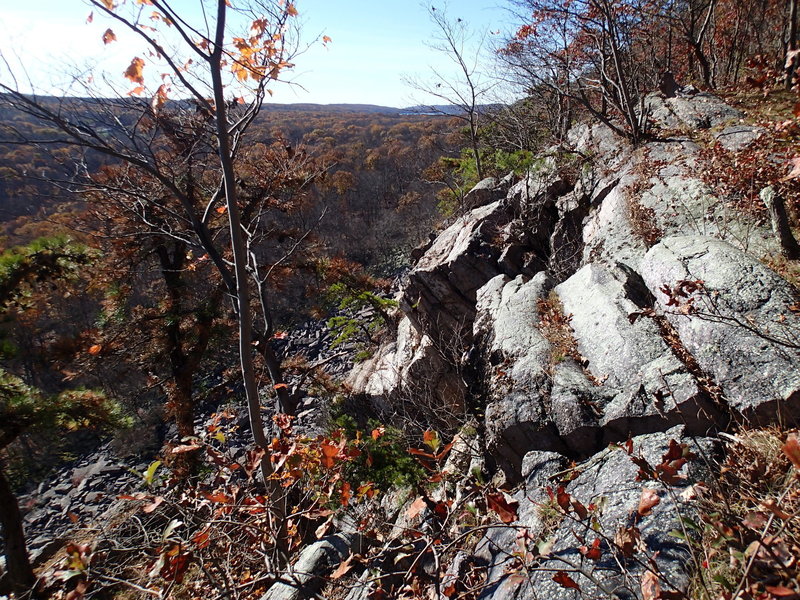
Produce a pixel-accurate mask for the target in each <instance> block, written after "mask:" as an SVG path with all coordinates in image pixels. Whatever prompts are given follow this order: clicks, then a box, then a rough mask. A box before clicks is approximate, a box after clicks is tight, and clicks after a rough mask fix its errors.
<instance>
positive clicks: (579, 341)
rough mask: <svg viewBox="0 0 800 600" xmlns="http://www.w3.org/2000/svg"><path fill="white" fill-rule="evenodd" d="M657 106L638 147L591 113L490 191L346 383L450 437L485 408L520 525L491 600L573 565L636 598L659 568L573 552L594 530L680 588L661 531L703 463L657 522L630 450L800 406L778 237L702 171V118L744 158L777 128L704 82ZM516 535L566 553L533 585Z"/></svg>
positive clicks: (786, 417) (421, 267)
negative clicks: (621, 537) (627, 536)
mask: <svg viewBox="0 0 800 600" xmlns="http://www.w3.org/2000/svg"><path fill="white" fill-rule="evenodd" d="M649 108H650V110H651V114H652V115H653V118H654V119H655V120H656V121H657V122H658V124H659V125H660V126H661V127H662V128H663V130H669V131H670V132H671V133H672V134H673V135H671V136H666V135H664V136H661V138H660V139H658V140H657V141H650V142H647V143H644V144H642V145H640V146H639V147H632V146H630V145H629V143H628V142H627V141H626V140H624V139H621V138H619V137H617V136H616V135H615V134H614V133H612V132H611V131H610V130H609V129H608V128H606V127H605V126H602V125H581V126H578V127H576V128H574V129H573V130H572V131H571V133H570V136H569V146H568V147H560V148H554V149H552V151H550V152H549V153H547V155H546V156H544V157H543V158H541V159H540V160H539V161H538V162H537V163H536V164H535V165H534V167H533V168H532V169H531V171H530V172H529V173H528V175H527V176H526V177H524V178H523V179H522V180H520V181H518V182H516V183H513V185H512V183H511V181H510V180H509V179H506V180H504V181H502V182H498V181H495V180H486V181H484V182H481V184H480V185H479V186H478V188H476V190H474V191H473V192H472V193H471V194H470V195H468V196H467V204H468V205H469V206H471V210H469V212H466V213H465V214H463V215H462V216H460V217H459V218H458V219H456V220H455V221H454V222H453V223H452V224H451V225H450V226H449V227H447V228H446V229H445V230H444V231H442V232H441V233H440V234H439V235H438V236H437V237H436V238H435V239H433V240H432V242H431V243H430V244H429V245H428V246H427V247H424V248H421V249H420V251H419V252H418V256H419V258H418V261H417V263H416V265H415V266H414V268H413V269H412V271H411V272H410V274H409V275H408V279H407V282H406V284H405V286H404V288H403V289H402V292H401V295H400V306H401V308H402V315H401V320H400V324H399V327H398V330H397V335H396V339H395V340H394V341H392V342H391V343H389V344H386V345H384V346H383V347H382V348H380V350H379V351H378V352H377V353H376V354H375V355H374V357H373V358H372V359H371V360H369V361H367V362H365V363H363V364H361V365H359V366H357V368H356V369H355V370H354V371H353V372H352V373H351V375H350V378H349V382H350V384H351V385H352V387H353V391H354V393H356V394H360V395H362V396H363V397H365V398H367V399H368V400H369V402H370V403H371V406H372V408H373V409H374V410H375V411H376V412H378V413H379V414H381V415H382V416H383V417H384V418H386V419H391V418H393V417H397V416H401V417H402V418H418V419H419V420H421V421H424V422H427V423H432V424H434V425H437V426H438V427H440V428H443V429H446V428H448V427H449V428H451V429H452V430H455V429H458V427H459V426H460V425H462V424H463V423H465V422H467V421H468V420H469V419H472V418H477V419H479V421H480V426H479V427H478V430H479V433H478V438H479V439H480V440H482V441H481V444H482V448H483V452H484V453H485V458H486V461H487V465H488V467H489V471H490V474H491V472H492V471H494V473H495V478H496V479H495V480H496V481H498V479H497V478H498V477H500V478H501V479H502V480H503V481H504V482H505V485H506V486H508V487H509V489H511V487H512V486H516V487H514V489H516V490H517V491H516V492H515V494H514V498H515V499H516V500H517V501H518V502H519V506H520V509H519V514H518V515H517V516H518V521H517V524H518V525H519V526H520V527H521V528H522V529H519V528H517V529H513V528H512V529H509V528H505V529H503V528H500V529H497V530H489V533H488V534H487V535H486V536H485V537H484V538H483V539H482V541H480V542H479V543H478V545H477V548H476V550H475V556H476V557H479V558H480V560H483V561H484V562H485V564H486V565H488V587H486V589H485V590H484V591H483V593H482V596H481V597H484V598H520V599H522V598H525V599H527V598H547V599H555V598H562V597H563V598H572V597H577V595H576V594H577V592H576V590H577V588H576V587H573V586H571V585H569V582H567V581H566V580H564V579H563V578H562V579H561V582H560V583H559V582H556V581H554V577H553V573H554V572H557V571H558V570H559V569H567V570H568V571H569V573H570V576H571V578H572V580H573V582H575V583H576V585H577V586H578V587H579V588H580V589H581V590H582V593H584V594H586V596H587V597H617V598H633V597H642V595H643V594H644V593H645V592H643V591H642V586H641V585H640V580H641V579H642V576H643V574H644V573H645V572H647V571H648V569H650V567H649V566H648V563H647V560H644V559H639V560H638V562H637V561H636V560H634V559H633V558H630V557H628V558H627V559H623V560H622V561H620V560H619V558H617V559H616V560H614V559H612V558H608V559H607V560H605V559H604V560H599V561H597V562H596V563H592V561H588V560H587V559H586V553H585V552H583V553H581V552H579V550H578V546H580V545H581V543H580V542H581V541H583V540H585V539H586V538H587V532H591V531H592V530H594V531H596V532H601V533H600V534H599V535H600V537H601V538H603V540H605V541H603V542H602V544H603V545H604V547H605V545H608V544H611V542H612V540H613V539H614V536H615V535H616V534H618V533H619V532H624V531H629V530H630V529H626V528H630V527H631V526H632V524H635V525H636V531H638V533H637V535H638V536H640V537H639V539H637V540H636V544H637V547H638V548H640V549H641V550H642V551H643V552H644V553H645V554H644V555H645V556H649V557H651V559H652V560H653V561H654V562H653V563H652V564H653V565H656V564H657V565H658V568H657V570H658V572H659V573H660V574H661V577H662V583H663V585H664V589H669V588H671V589H674V590H685V589H686V587H687V585H688V583H687V569H688V566H687V565H688V562H689V561H688V554H687V549H686V547H685V546H684V545H682V543H681V542H679V541H678V540H677V539H676V538H674V537H670V536H669V535H668V532H669V531H670V530H671V529H674V528H676V527H679V519H678V517H679V515H680V514H681V513H682V511H684V510H690V509H689V508H688V506H684V500H685V498H686V496H687V495H686V494H685V493H684V494H683V495H682V494H681V492H685V491H686V489H687V488H689V487H690V486H691V483H692V482H693V481H695V480H696V478H697V477H699V475H698V472H702V471H703V468H701V467H700V466H698V465H699V464H703V463H704V461H695V463H696V464H694V466H692V467H690V468H688V471H687V470H686V468H684V470H683V471H681V473H682V474H681V476H680V478H679V479H677V478H676V479H674V480H672V481H667V482H666V483H665V480H661V481H659V482H657V483H656V484H653V483H650V484H649V485H650V486H651V487H652V486H653V485H655V486H656V487H655V489H656V490H657V494H658V495H659V497H660V498H661V502H660V503H659V504H658V506H657V509H656V510H654V511H653V512H652V514H651V513H649V512H647V511H645V512H642V511H639V512H638V513H637V505H639V502H640V498H641V497H642V489H643V486H645V484H644V483H643V482H642V480H644V479H647V477H641V475H642V471H641V470H640V469H639V467H637V465H636V464H635V461H632V460H630V457H631V456H638V457H640V458H641V457H644V458H645V460H646V462H647V464H652V465H655V464H658V463H661V464H662V465H663V464H668V463H669V461H670V460H675V459H676V456H675V455H674V452H675V448H682V449H683V450H682V452H684V454H686V455H689V454H691V455H692V456H694V457H698V456H704V457H706V461H705V463H704V464H706V466H707V465H708V464H710V462H711V461H710V459H709V458H708V457H711V456H713V454H714V452H715V447H716V446H715V438H716V435H717V433H719V432H720V431H724V430H726V428H728V427H730V426H732V425H736V424H743V423H747V424H751V425H764V424H768V423H775V422H778V421H781V422H783V423H795V422H796V420H797V417H798V416H800V368H798V367H799V366H800V315H798V304H797V290H796V289H795V288H794V287H793V286H792V285H790V284H789V283H788V282H787V281H785V280H784V279H782V278H781V277H779V276H778V275H777V274H776V273H775V272H773V271H772V270H770V268H768V267H767V266H765V263H764V259H765V258H766V257H769V256H770V255H773V256H774V255H777V254H778V253H779V248H778V247H777V245H776V242H775V236H774V234H773V233H772V231H770V230H769V228H768V227H766V226H762V225H759V224H758V223H754V222H753V219H752V218H751V217H747V216H745V215H742V214H741V213H739V212H736V211H733V210H731V209H730V207H729V206H728V205H727V204H726V203H725V202H724V201H723V200H722V199H720V198H717V197H715V195H714V190H713V189H711V188H710V187H709V186H708V185H707V184H706V183H704V181H703V179H701V178H700V176H699V174H698V173H699V170H700V164H699V163H700V145H699V144H698V143H697V142H696V141H694V140H695V139H697V137H698V135H697V133H698V131H699V130H701V129H704V130H706V131H705V134H704V135H705V138H706V143H714V142H715V141H719V143H721V144H723V146H724V147H725V148H729V149H735V150H742V149H746V148H747V147H748V145H751V144H756V143H758V140H759V138H760V136H762V135H763V134H764V132H763V130H762V129H761V128H758V127H751V126H747V125H745V124H743V122H742V120H741V118H742V116H743V115H741V114H740V113H739V112H738V111H736V110H735V109H733V108H731V107H729V106H728V105H726V104H725V103H723V102H722V101H721V100H719V99H717V98H715V97H713V96H708V95H705V94H694V95H690V96H685V97H679V98H670V99H663V98H659V97H657V96H652V97H650V99H649ZM709 139H710V141H708V140H709ZM628 440H630V441H628ZM609 444H622V445H621V446H620V445H616V446H615V445H612V446H609ZM671 452H672V453H673V454H672V455H671V454H670V453H671ZM565 472H569V473H572V475H571V476H570V477H568V478H564V473H565ZM637 472H638V474H639V475H640V477H638V478H637ZM559 482H560V483H559ZM559 485H560V486H562V488H563V492H564V493H566V494H567V496H566V497H567V498H570V499H571V501H577V502H578V504H581V505H582V506H590V505H591V506H594V507H595V512H594V513H593V515H594V516H593V517H592V519H591V521H592V523H593V525H590V524H589V523H588V521H586V520H585V519H583V518H582V517H581V516H580V515H579V513H575V514H577V515H578V516H577V517H575V518H572V519H569V518H567V519H563V520H561V521H559V522H558V523H555V524H554V523H552V522H551V523H547V522H545V521H547V519H545V518H543V511H542V506H546V505H547V503H548V501H551V502H552V501H553V497H554V496H553V494H554V492H553V490H554V489H556V488H557V487H558V486H559ZM670 488H672V489H670ZM568 505H569V503H568ZM563 508H564V507H563V506H562V509H563ZM567 512H568V513H569V512H570V511H569V510H567ZM521 530H522V531H526V532H527V533H526V535H527V536H530V537H531V538H532V539H543V537H544V538H551V539H552V544H553V546H552V547H551V548H549V551H548V554H547V556H548V557H549V558H544V559H542V560H540V561H538V563H537V565H536V569H535V570H529V571H527V573H526V577H524V578H520V577H518V574H519V572H520V564H519V563H520V555H519V547H520V546H519V544H520V537H519V531H521ZM603 536H605V537H603ZM598 539H600V538H598ZM584 543H585V542H584ZM618 546H619V544H618ZM631 556H633V554H631ZM473 558H474V557H473ZM625 560H628V562H627V563H626V564H623V563H625ZM648 560H650V559H648ZM522 562H525V561H524V560H523V561H522ZM587 563H588V564H590V565H591V567H590V568H589V567H585V568H584V567H583V566H582V565H586V564H587ZM512 567H513V568H512ZM568 567H570V568H569V569H568ZM522 570H523V571H524V570H525V569H524V568H523V569H522ZM515 574H516V576H515ZM565 582H566V583H565ZM664 582H668V583H664ZM648 597H650V598H653V597H655V596H653V595H650V596H648ZM659 597H661V596H659ZM665 597H671V596H665ZM676 597H679V596H676Z"/></svg>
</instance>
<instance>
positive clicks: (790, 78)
mask: <svg viewBox="0 0 800 600" xmlns="http://www.w3.org/2000/svg"><path fill="white" fill-rule="evenodd" d="M796 50H797V0H789V38H788V40H787V43H786V56H787V60H786V89H787V90H790V89H792V84H793V82H794V72H795V70H796V66H795V65H796V64H797V57H796V56H794V54H790V53H791V52H795V51H796ZM790 57H791V58H790Z"/></svg>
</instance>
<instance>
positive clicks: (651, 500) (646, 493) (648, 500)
mask: <svg viewBox="0 0 800 600" xmlns="http://www.w3.org/2000/svg"><path fill="white" fill-rule="evenodd" d="M659 502H661V498H659V497H658V492H656V490H652V489H650V488H644V489H643V490H642V497H641V498H640V499H639V508H638V510H637V512H638V513H639V516H640V517H646V516H647V515H649V514H650V513H651V512H653V507H655V506H657V505H658V503H659Z"/></svg>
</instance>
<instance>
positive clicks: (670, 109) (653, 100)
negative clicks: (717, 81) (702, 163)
mask: <svg viewBox="0 0 800 600" xmlns="http://www.w3.org/2000/svg"><path fill="white" fill-rule="evenodd" d="M645 110H647V111H648V113H649V116H650V118H651V119H652V120H653V121H655V122H656V124H657V125H658V126H660V127H663V128H665V129H681V128H684V127H685V128H688V129H708V128H710V127H716V126H717V125H721V124H723V123H725V122H727V121H730V120H732V119H741V118H742V117H744V114H743V113H742V112H741V111H739V110H736V109H735V108H733V107H732V106H730V105H729V104H727V103H725V101H724V100H722V99H721V98H719V97H718V96H714V95H713V94H706V93H693V94H687V95H678V96H677V97H675V98H664V97H663V96H660V95H659V94H649V95H648V96H647V98H646V99H645Z"/></svg>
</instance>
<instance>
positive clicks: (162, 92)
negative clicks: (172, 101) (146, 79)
mask: <svg viewBox="0 0 800 600" xmlns="http://www.w3.org/2000/svg"><path fill="white" fill-rule="evenodd" d="M166 103H167V86H166V84H164V83H162V84H161V85H160V86H158V90H156V95H155V96H153V101H152V102H151V106H152V107H153V110H154V111H156V112H158V109H160V108H161V107H162V106H164V105H165V104H166Z"/></svg>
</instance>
